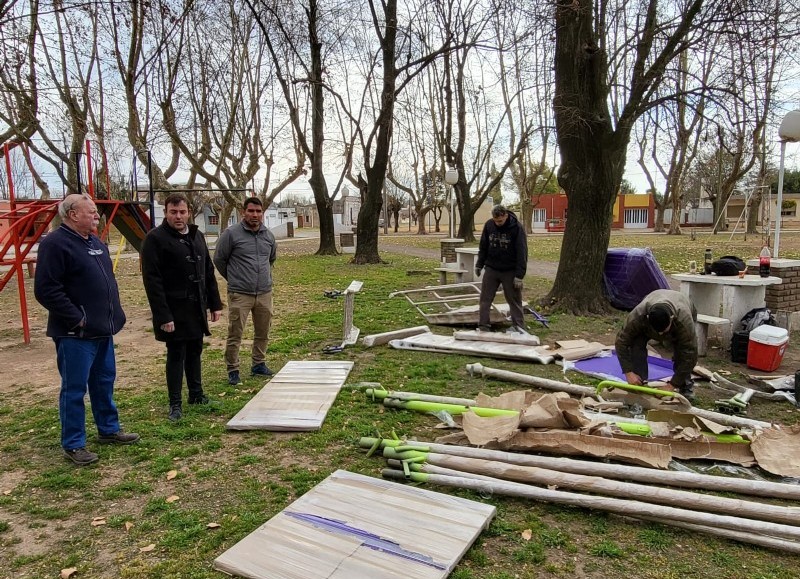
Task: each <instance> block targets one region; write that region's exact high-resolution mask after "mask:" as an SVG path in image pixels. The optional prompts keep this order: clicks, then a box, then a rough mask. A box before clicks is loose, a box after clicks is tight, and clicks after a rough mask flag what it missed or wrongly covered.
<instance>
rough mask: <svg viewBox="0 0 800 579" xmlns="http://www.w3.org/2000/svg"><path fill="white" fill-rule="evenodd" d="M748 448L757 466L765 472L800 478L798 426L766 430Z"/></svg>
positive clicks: (799, 425)
mask: <svg viewBox="0 0 800 579" xmlns="http://www.w3.org/2000/svg"><path fill="white" fill-rule="evenodd" d="M750 446H751V448H752V451H753V455H754V456H755V458H756V460H758V466H760V467H761V468H763V469H764V470H766V471H767V472H771V473H772V474H777V475H780V476H791V477H795V478H800V424H795V425H794V426H791V427H786V428H783V429H781V430H778V429H776V428H768V429H767V430H764V431H763V432H762V433H761V434H760V435H758V436H757V437H756V439H755V440H754V441H753V442H752V443H751V444H750Z"/></svg>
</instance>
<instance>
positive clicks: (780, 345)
mask: <svg viewBox="0 0 800 579" xmlns="http://www.w3.org/2000/svg"><path fill="white" fill-rule="evenodd" d="M788 344H789V332H788V331H786V330H785V329H783V328H778V327H776V326H768V325H763V326H758V327H757V328H755V329H754V330H753V331H752V332H750V343H749V344H748V346H747V367H748V368H754V369H756V370H762V371H764V372H772V371H774V370H777V368H778V366H780V365H781V362H782V361H783V354H784V352H786V346H787V345H788Z"/></svg>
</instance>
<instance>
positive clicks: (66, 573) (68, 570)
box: [60, 567, 78, 579]
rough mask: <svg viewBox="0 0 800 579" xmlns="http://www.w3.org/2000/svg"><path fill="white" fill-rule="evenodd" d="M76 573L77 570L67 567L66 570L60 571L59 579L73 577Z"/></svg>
mask: <svg viewBox="0 0 800 579" xmlns="http://www.w3.org/2000/svg"><path fill="white" fill-rule="evenodd" d="M77 572H78V568H77V567H68V568H66V569H62V570H61V575H60V577H61V579H69V578H70V577H72V576H73V575H75V573H77Z"/></svg>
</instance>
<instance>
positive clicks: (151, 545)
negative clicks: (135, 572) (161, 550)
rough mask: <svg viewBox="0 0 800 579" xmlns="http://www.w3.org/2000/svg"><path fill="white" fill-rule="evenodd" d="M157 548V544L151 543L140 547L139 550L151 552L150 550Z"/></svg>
mask: <svg viewBox="0 0 800 579" xmlns="http://www.w3.org/2000/svg"><path fill="white" fill-rule="evenodd" d="M155 548H156V544H155V543H150V544H149V545H147V547H140V548H139V552H141V553H149V552H150V551H152V550H153V549H155Z"/></svg>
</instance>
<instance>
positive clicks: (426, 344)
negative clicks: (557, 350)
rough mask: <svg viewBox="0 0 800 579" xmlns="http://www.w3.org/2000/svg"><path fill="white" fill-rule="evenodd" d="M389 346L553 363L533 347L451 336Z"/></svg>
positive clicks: (412, 339)
mask: <svg viewBox="0 0 800 579" xmlns="http://www.w3.org/2000/svg"><path fill="white" fill-rule="evenodd" d="M389 345H390V346H391V347H392V348H397V349H400V350H420V351H423V352H439V353H441V354H472V355H475V356H482V357H486V358H503V359H510V360H526V361H529V362H538V363H540V364H550V363H552V362H553V356H551V355H550V354H549V353H548V352H547V351H546V350H539V349H537V348H535V347H533V346H525V345H521V344H500V343H497V342H474V341H468V340H456V339H455V338H454V337H452V336H440V335H438V334H420V335H418V336H411V337H408V338H403V339H400V340H392V341H391V342H389Z"/></svg>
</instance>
